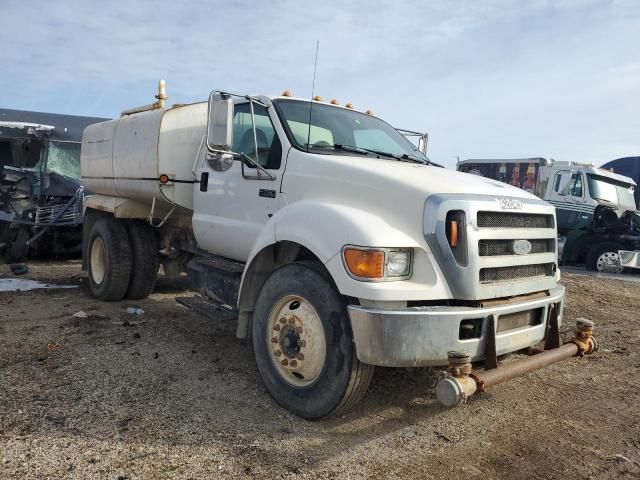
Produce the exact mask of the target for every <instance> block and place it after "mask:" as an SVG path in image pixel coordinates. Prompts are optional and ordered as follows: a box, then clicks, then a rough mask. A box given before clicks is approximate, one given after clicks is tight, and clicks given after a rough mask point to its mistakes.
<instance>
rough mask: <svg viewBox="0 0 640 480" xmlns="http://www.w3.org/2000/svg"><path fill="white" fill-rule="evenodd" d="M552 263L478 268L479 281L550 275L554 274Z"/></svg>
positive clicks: (489, 281) (486, 281)
mask: <svg viewBox="0 0 640 480" xmlns="http://www.w3.org/2000/svg"><path fill="white" fill-rule="evenodd" d="M554 268H555V264H554V263H539V264H536V265H516V266H511V267H495V268H481V269H480V283H483V284H486V283H496V282H508V281H510V280H518V279H522V278H527V279H529V278H534V277H550V276H552V275H553V274H554Z"/></svg>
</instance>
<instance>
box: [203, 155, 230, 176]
mask: <svg viewBox="0 0 640 480" xmlns="http://www.w3.org/2000/svg"><path fill="white" fill-rule="evenodd" d="M205 160H206V161H207V164H208V165H209V167H210V168H211V170H213V171H214V172H226V171H227V170H229V169H230V168H231V167H232V166H233V155H232V154H230V153H222V152H206V153H205Z"/></svg>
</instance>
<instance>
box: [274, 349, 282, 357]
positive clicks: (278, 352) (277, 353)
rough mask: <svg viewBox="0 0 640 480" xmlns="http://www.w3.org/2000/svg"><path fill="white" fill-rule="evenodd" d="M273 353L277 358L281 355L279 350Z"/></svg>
mask: <svg viewBox="0 0 640 480" xmlns="http://www.w3.org/2000/svg"><path fill="white" fill-rule="evenodd" d="M274 353H275V354H276V357H279V356H280V355H282V352H281V351H280V350H276V351H275V352H274Z"/></svg>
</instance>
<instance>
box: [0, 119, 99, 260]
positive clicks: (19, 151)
mask: <svg viewBox="0 0 640 480" xmlns="http://www.w3.org/2000/svg"><path fill="white" fill-rule="evenodd" d="M103 120H105V119H103V118H92V117H80V116H72V115H59V114H50V113H40V112H27V111H21V110H8V109H0V255H1V256H4V257H5V258H6V260H7V261H8V262H17V261H21V260H23V259H25V258H26V257H27V256H28V255H30V254H35V255H38V256H58V255H74V254H80V250H81V240H82V194H83V187H82V184H81V182H80V141H81V138H82V132H83V130H84V128H85V127H87V126H88V125H91V124H93V123H97V122H100V121H103Z"/></svg>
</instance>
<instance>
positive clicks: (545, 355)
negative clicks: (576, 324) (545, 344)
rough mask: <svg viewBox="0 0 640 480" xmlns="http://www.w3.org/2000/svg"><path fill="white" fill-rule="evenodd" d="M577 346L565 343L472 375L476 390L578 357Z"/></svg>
mask: <svg viewBox="0 0 640 480" xmlns="http://www.w3.org/2000/svg"><path fill="white" fill-rule="evenodd" d="M578 353H579V349H578V345H576V344H575V343H565V344H564V345H561V346H560V347H558V348H554V349H552V350H545V351H544V352H542V353H539V354H537V355H532V356H531V357H528V358H525V359H523V360H520V361H517V362H513V363H509V364H507V365H504V366H501V367H500V368H494V369H493V370H487V371H485V372H482V373H480V374H472V375H473V377H472V378H473V379H474V380H475V381H476V384H477V385H478V387H480V388H478V390H480V391H483V390H485V389H487V388H490V387H493V386H494V385H498V384H500V383H503V382H506V381H507V380H511V379H513V378H516V377H519V376H520V375H524V374H525V373H529V372H533V371H534V370H538V369H540V368H543V367H547V366H549V365H552V364H554V363H558V362H560V361H562V360H566V359H567V358H571V357H575V356H576V355H578Z"/></svg>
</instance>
